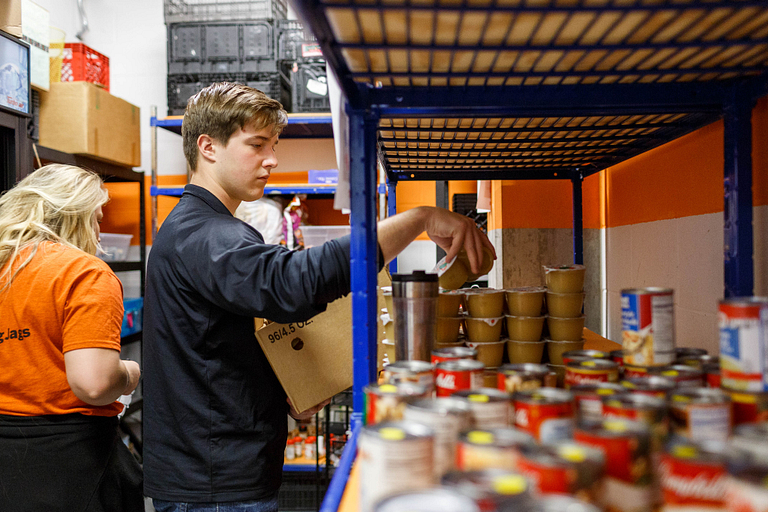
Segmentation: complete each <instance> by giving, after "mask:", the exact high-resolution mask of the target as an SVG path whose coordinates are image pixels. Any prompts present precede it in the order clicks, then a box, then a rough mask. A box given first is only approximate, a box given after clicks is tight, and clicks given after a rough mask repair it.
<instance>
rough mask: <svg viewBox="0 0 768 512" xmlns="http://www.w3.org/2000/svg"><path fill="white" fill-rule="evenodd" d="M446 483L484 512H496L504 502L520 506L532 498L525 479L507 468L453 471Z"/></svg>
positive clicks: (445, 478) (448, 475) (444, 483)
mask: <svg viewBox="0 0 768 512" xmlns="http://www.w3.org/2000/svg"><path fill="white" fill-rule="evenodd" d="M442 484H443V485H444V486H447V487H450V488H451V489H454V490H456V492H458V493H460V494H463V495H465V496H467V497H468V498H471V499H472V500H474V502H475V503H477V505H478V506H479V507H480V510H481V511H482V512H495V511H496V510H497V509H498V507H499V505H500V504H501V503H504V504H513V503H514V504H516V505H517V506H518V507H519V506H522V505H523V504H525V503H527V502H529V501H531V499H532V497H531V491H530V486H529V484H528V481H527V480H526V479H525V477H524V476H522V475H521V474H519V473H516V472H514V471H509V470H504V469H484V470H479V471H467V472H463V473H460V472H453V473H449V474H447V475H445V476H444V477H443V479H442Z"/></svg>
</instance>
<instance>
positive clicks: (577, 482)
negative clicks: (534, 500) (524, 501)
mask: <svg viewBox="0 0 768 512" xmlns="http://www.w3.org/2000/svg"><path fill="white" fill-rule="evenodd" d="M517 470H518V471H520V473H522V474H523V475H525V476H526V477H528V479H529V480H530V481H531V485H532V487H533V488H534V489H535V490H536V491H537V492H538V493H539V494H571V495H576V496H578V497H579V498H580V499H582V500H584V501H587V502H590V503H597V502H598V500H599V497H600V496H599V494H600V491H601V487H602V482H603V475H604V473H605V455H604V454H603V452H602V451H600V450H599V449H597V448H594V447H592V446H588V445H584V444H580V443H575V442H573V441H564V442H560V443H555V444H551V445H531V446H527V447H525V448H523V450H522V452H521V454H520V458H519V459H518V463H517Z"/></svg>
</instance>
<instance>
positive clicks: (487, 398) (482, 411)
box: [451, 388, 512, 428]
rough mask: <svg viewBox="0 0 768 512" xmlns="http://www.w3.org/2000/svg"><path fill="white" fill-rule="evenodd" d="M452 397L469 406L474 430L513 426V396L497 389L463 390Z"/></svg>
mask: <svg viewBox="0 0 768 512" xmlns="http://www.w3.org/2000/svg"><path fill="white" fill-rule="evenodd" d="M451 397H453V398H455V399H457V400H462V401H465V402H466V403H467V404H468V405H469V409H470V415H471V418H472V428H504V427H509V426H511V425H512V396H511V395H510V394H509V393H505V392H503V391H501V390H499V389H496V388H480V389H462V390H461V391H457V392H456V393H454V394H453V395H451Z"/></svg>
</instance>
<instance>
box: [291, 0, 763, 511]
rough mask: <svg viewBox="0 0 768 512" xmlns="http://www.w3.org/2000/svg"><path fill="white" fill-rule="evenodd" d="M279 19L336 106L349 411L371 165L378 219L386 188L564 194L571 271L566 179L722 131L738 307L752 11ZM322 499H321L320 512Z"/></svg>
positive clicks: (437, 9)
mask: <svg viewBox="0 0 768 512" xmlns="http://www.w3.org/2000/svg"><path fill="white" fill-rule="evenodd" d="M293 7H294V10H295V11H296V12H297V13H298V14H299V16H300V18H302V21H303V22H304V25H305V27H308V28H309V29H311V31H312V32H313V33H314V35H315V37H316V38H317V41H318V43H319V44H320V46H321V48H322V50H323V55H324V56H325V59H326V61H327V62H328V64H329V65H330V67H331V68H332V69H333V72H334V74H335V75H336V77H337V78H338V81H339V83H340V85H341V89H342V91H343V93H344V95H345V97H346V100H347V102H348V106H347V112H348V114H349V118H350V130H349V131H350V142H349V144H350V154H351V156H352V158H351V165H350V174H351V179H352V184H353V197H352V217H351V219H352V262H351V267H352V275H353V283H352V293H353V319H354V325H353V344H354V364H355V368H354V377H355V383H354V404H355V410H356V411H357V412H358V413H359V412H360V411H361V408H360V406H361V404H362V396H363V395H362V393H363V391H362V389H363V387H364V386H365V385H367V384H368V383H369V382H370V380H371V379H372V377H373V375H375V353H376V352H375V343H376V337H375V330H374V329H373V328H372V326H373V325H375V310H374V307H372V303H373V297H375V294H374V292H375V287H376V280H375V266H374V265H373V264H372V262H373V260H374V258H375V243H376V226H375V222H374V220H375V219H374V217H373V213H372V212H373V208H372V204H373V203H374V201H375V193H376V189H375V183H376V181H375V161H376V155H377V153H378V155H379V156H380V158H381V160H382V163H383V165H384V168H385V170H386V171H387V175H388V181H389V185H390V186H389V192H390V208H392V205H393V203H394V201H393V196H394V193H395V190H396V185H397V182H398V181H405V180H465V179H466V180H477V179H504V180H519V179H566V180H570V181H571V183H572V185H573V198H574V199H573V201H574V205H573V214H574V259H575V260H576V261H579V260H580V258H581V257H582V255H581V252H582V244H583V240H582V238H581V213H582V208H581V183H582V180H583V179H584V178H586V177H588V176H590V175H592V174H594V173H597V172H599V171H601V170H604V169H607V168H608V167H611V166H613V165H616V164H617V163H619V162H622V161H625V160H627V159H629V158H632V157H633V156H636V155H638V154H641V153H643V152H645V151H648V150H649V149H652V148H655V147H658V146H660V145H662V144H664V143H666V142H669V141H671V140H673V139H675V138H677V137H680V136H681V135H684V134H686V133H690V132H692V131H694V130H696V129H698V128H701V127H703V126H705V125H707V124H709V123H711V122H713V121H716V120H718V119H724V121H725V140H724V147H725V160H726V161H725V168H724V178H725V180H724V188H725V219H726V222H725V228H724V229H725V231H724V234H725V243H724V255H725V283H724V285H725V286H724V288H725V295H726V296H731V295H734V294H739V295H745V294H746V295H749V294H751V293H752V289H753V283H752V281H753V275H752V272H753V271H752V227H751V208H752V196H751V156H750V149H751V148H750V140H751V125H750V113H751V108H752V106H753V105H754V101H755V100H756V99H757V98H758V97H760V96H763V95H765V94H766V93H768V5H767V4H766V2H764V1H757V0H743V1H729V0H690V1H688V2H679V1H676V0H659V1H658V2H646V1H644V0H628V1H627V0H607V1H606V2H600V3H599V4H598V3H594V2H589V1H587V0H575V1H572V2H561V1H559V0H549V1H545V2H531V1H527V0H522V1H521V2H515V3H513V4H510V3H506V2H505V3H501V2H498V1H497V0H492V1H491V2H476V1H474V0H463V1H462V2H459V3H455V2H450V3H449V2H443V1H442V0H435V1H432V2H418V3H413V2H408V1H404V0H403V1H395V2H383V1H381V0H374V1H368V0H293ZM350 457H351V456H350ZM345 478H346V476H345V474H344V473H337V475H336V476H335V478H334V480H335V481H336V480H340V479H345ZM332 485H341V484H337V483H336V482H334V483H333V484H332ZM339 499H340V494H338V493H334V494H330V493H329V495H328V497H327V498H326V501H325V502H324V504H323V509H322V510H323V511H324V512H330V511H333V510H336V508H337V507H338V504H339V501H338V500H339Z"/></svg>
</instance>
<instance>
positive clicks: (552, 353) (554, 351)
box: [547, 339, 584, 371]
mask: <svg viewBox="0 0 768 512" xmlns="http://www.w3.org/2000/svg"><path fill="white" fill-rule="evenodd" d="M583 348H584V340H583V339H582V340H581V341H555V340H547V355H548V356H549V362H550V363H552V364H553V365H557V366H564V365H563V354H564V353H566V352H568V351H569V350H581V349H583ZM563 371H565V370H563Z"/></svg>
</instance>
